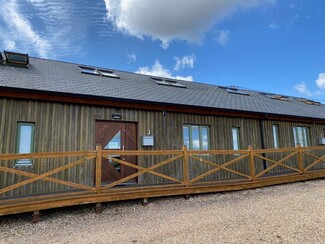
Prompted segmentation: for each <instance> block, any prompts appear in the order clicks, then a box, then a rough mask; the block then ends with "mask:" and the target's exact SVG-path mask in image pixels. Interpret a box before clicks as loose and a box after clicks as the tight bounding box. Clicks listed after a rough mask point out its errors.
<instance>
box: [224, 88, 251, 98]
mask: <svg viewBox="0 0 325 244" xmlns="http://www.w3.org/2000/svg"><path fill="white" fill-rule="evenodd" d="M218 87H219V88H221V89H224V90H226V91H227V92H228V93H231V94H237V95H244V96H249V94H248V93H247V92H245V91H244V90H241V89H239V88H238V87H236V86H229V87H228V86H218Z"/></svg>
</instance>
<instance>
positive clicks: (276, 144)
mask: <svg viewBox="0 0 325 244" xmlns="http://www.w3.org/2000/svg"><path fill="white" fill-rule="evenodd" d="M272 129H273V143H274V144H273V145H274V148H279V147H280V146H279V126H278V125H273V126H272Z"/></svg>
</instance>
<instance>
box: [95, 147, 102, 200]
mask: <svg viewBox="0 0 325 244" xmlns="http://www.w3.org/2000/svg"><path fill="white" fill-rule="evenodd" d="M96 153H97V155H96V192H97V194H99V193H101V190H102V145H101V144H98V145H97V146H96Z"/></svg>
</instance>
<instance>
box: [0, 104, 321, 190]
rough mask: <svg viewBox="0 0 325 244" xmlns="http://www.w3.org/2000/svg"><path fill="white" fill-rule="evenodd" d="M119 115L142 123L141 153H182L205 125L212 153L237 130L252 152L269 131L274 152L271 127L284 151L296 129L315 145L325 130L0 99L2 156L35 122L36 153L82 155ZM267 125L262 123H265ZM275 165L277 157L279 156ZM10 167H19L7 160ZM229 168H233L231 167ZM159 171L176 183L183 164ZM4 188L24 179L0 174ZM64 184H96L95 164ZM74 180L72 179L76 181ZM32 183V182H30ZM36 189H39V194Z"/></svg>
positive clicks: (53, 163) (199, 167)
mask: <svg viewBox="0 0 325 244" xmlns="http://www.w3.org/2000/svg"><path fill="white" fill-rule="evenodd" d="M114 113H120V114H121V115H122V120H121V121H127V122H135V123H137V129H138V131H137V135H138V142H137V145H138V149H141V150H180V149H181V148H182V145H183V136H182V132H183V129H182V126H183V124H190V125H192V124H193V125H206V126H209V134H210V149H211V150H219V149H224V150H227V149H232V147H233V144H232V133H231V129H232V127H239V128H240V145H241V149H247V147H248V146H249V145H252V146H253V147H254V148H262V141H261V140H262V139H261V138H262V136H261V133H260V131H261V128H264V138H265V142H264V144H265V145H264V146H265V148H273V134H272V125H273V124H277V125H278V126H279V139H280V147H282V148H285V147H293V146H294V139H293V129H292V127H293V126H307V127H309V128H310V133H311V146H316V145H318V139H319V137H320V136H321V134H322V133H323V130H324V129H325V125H320V124H304V123H293V122H281V121H268V120H263V121H260V120H258V119H247V118H246V119H243V118H232V117H221V116H211V115H194V114H186V111H184V113H172V112H167V113H166V114H163V113H162V112H161V111H144V110H134V109H116V108H108V107H98V106H86V105H74V104H67V103H53V102H40V101H31V100H16V99H5V98H1V99H0V116H1V123H0V138H1V144H0V153H1V154H9V153H15V150H16V148H15V147H16V134H17V122H34V123H35V142H34V143H35V152H60V151H82V150H92V149H94V148H95V122H96V120H111V118H112V114H114ZM261 123H262V124H261ZM147 130H150V131H151V132H152V135H153V136H154V137H155V146H153V147H142V146H141V136H144V135H145V134H146V131H147ZM212 157H214V158H213V159H215V160H216V162H220V163H222V162H225V161H226V160H230V159H232V158H235V157H237V155H229V156H208V155H203V156H202V158H208V159H212ZM163 159H166V157H165V158H164V156H159V157H158V156H157V157H154V156H142V157H138V164H139V165H140V166H148V165H151V164H152V163H153V161H160V160H163ZM73 160H76V158H70V159H60V160H58V159H55V160H54V159H51V160H34V161H33V166H32V167H26V168H24V170H26V171H28V172H34V173H36V172H37V173H40V172H46V171H49V170H51V169H53V168H56V167H58V166H59V165H64V164H65V163H66V162H71V161H73ZM275 160H276V156H275ZM4 163H5V164H6V166H8V167H9V166H10V167H12V168H13V167H14V164H15V162H13V161H8V162H7V161H6V162H4ZM189 163H190V168H191V169H192V171H191V172H190V177H193V176H194V175H198V174H199V173H203V172H206V171H207V170H209V169H211V166H208V165H206V166H203V164H197V163H195V162H194V161H191V160H190V162H189ZM231 167H233V169H236V168H237V169H238V168H240V169H241V171H242V172H243V173H248V172H249V164H248V162H247V161H245V160H243V161H242V162H239V163H238V164H236V165H233V166H231ZM231 167H230V168H231ZM256 169H257V171H258V172H260V171H262V170H263V162H262V160H260V161H259V162H257V163H256ZM159 172H162V173H164V174H167V175H170V176H172V177H175V178H182V166H181V163H180V160H178V161H176V162H174V163H173V164H172V165H169V166H165V167H162V168H161V169H160V171H159ZM0 174H1V177H0V185H1V186H6V185H12V184H13V183H14V182H19V181H22V180H24V179H25V178H23V177H17V176H15V175H13V174H9V173H3V172H0ZM54 176H55V177H57V178H59V179H66V178H67V177H68V176H69V177H70V180H71V181H72V182H76V183H80V184H86V185H93V184H94V164H93V162H87V163H86V164H85V165H82V166H77V167H75V168H72V169H69V170H66V171H63V172H61V173H60V174H59V175H54ZM71 177H72V178H71ZM229 178H235V177H234V176H233V175H231V173H229V172H223V171H219V172H218V173H217V174H214V175H211V176H209V177H208V178H206V179H205V180H207V179H208V180H216V179H229ZM26 179H27V177H26ZM138 181H139V183H161V182H164V181H163V180H162V179H161V178H158V177H156V176H153V175H147V174H144V175H142V176H141V177H139V179H138ZM35 189H37V190H35ZM65 189H69V188H66V187H64V186H62V185H61V186H58V185H57V184H55V183H49V182H42V181H39V182H36V183H32V184H31V187H22V188H20V189H17V190H15V191H12V192H11V195H23V194H29V193H31V192H34V193H35V192H39V193H42V192H48V191H56V190H65Z"/></svg>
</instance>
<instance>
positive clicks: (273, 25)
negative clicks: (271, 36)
mask: <svg viewBox="0 0 325 244" xmlns="http://www.w3.org/2000/svg"><path fill="white" fill-rule="evenodd" d="M269 27H270V28H271V29H279V26H278V25H277V24H275V23H274V22H272V23H271V24H270V25H269Z"/></svg>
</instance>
